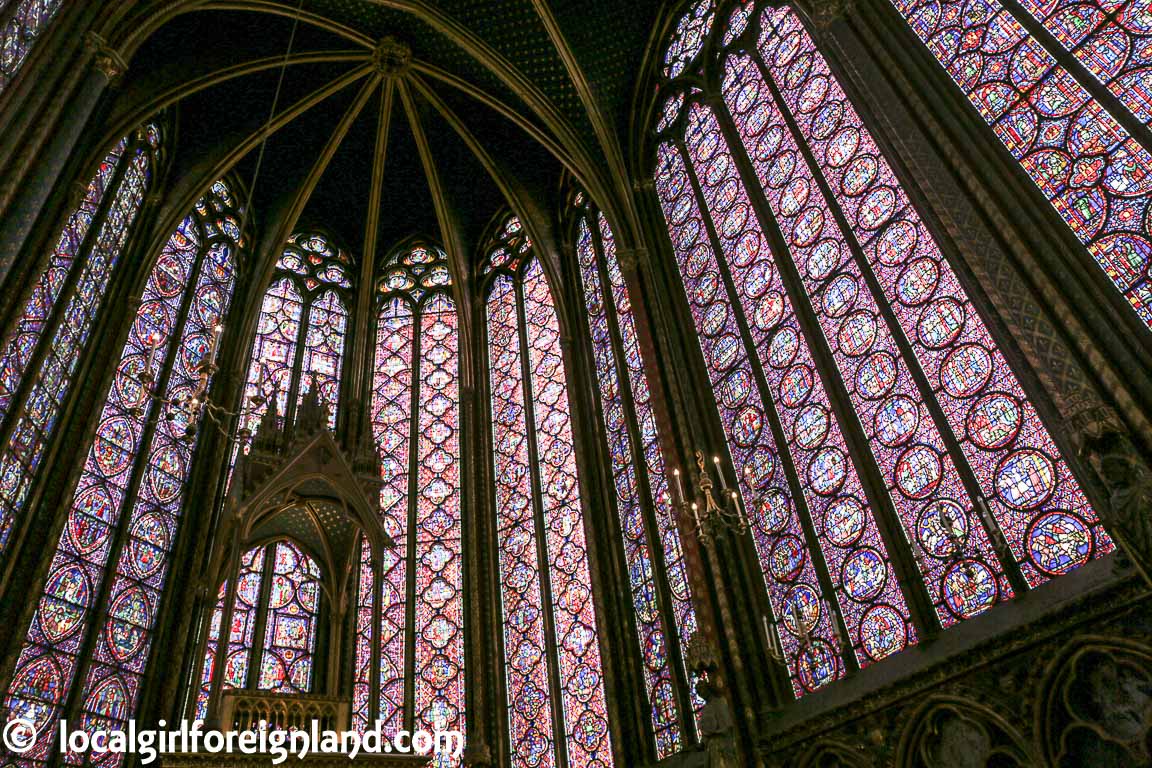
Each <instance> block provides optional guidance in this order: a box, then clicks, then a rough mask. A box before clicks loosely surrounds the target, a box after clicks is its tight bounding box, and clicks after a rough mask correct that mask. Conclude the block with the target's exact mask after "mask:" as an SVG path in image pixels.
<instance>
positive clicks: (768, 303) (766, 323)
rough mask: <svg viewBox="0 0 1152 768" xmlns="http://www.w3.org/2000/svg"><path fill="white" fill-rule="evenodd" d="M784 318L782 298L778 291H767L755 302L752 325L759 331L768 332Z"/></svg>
mask: <svg viewBox="0 0 1152 768" xmlns="http://www.w3.org/2000/svg"><path fill="white" fill-rule="evenodd" d="M783 316H784V296H783V295H782V294H781V293H780V292H779V291H769V292H768V293H767V294H766V295H765V296H764V298H762V299H760V301H758V302H756V311H755V313H754V314H753V315H752V323H753V324H754V325H755V326H756V327H757V328H758V329H760V330H761V331H770V330H772V329H773V328H775V327H776V324H777V323H779V322H780V318H781V317H783Z"/></svg>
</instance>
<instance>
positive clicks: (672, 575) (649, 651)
mask: <svg viewBox="0 0 1152 768" xmlns="http://www.w3.org/2000/svg"><path fill="white" fill-rule="evenodd" d="M579 216H580V218H579V220H578V222H577V241H576V256H577V259H578V261H579V263H580V274H581V280H582V283H583V286H584V306H585V308H586V309H587V310H588V325H589V331H590V333H591V341H592V353H593V358H594V361H595V364H596V376H597V381H598V383H599V387H600V408H601V411H602V413H603V418H604V423H605V426H606V429H607V431H608V434H607V443H608V453H609V457H610V459H611V462H612V476H613V482H614V485H615V488H616V507H617V513H618V515H619V518H620V528H621V532H622V534H623V539H624V556H625V562H626V564H627V567H628V576H629V582H630V584H631V588H632V607H633V611H634V615H635V620H636V629H637V641H638V644H639V650H640V656H641V659H642V661H643V667H642V669H643V671H644V677H645V683H646V687H647V697H648V705H649V708H650V712H651V717H652V730H653V733H654V735H655V738H656V754H657V757H659V758H663V757H666V756H668V755H670V754H672V753H674V752H677V751H679V750H681V749H683V746H684V740H683V734H682V732H681V728H680V720H679V717H680V712H679V707H678V705H677V701H676V696H675V690H674V682H673V676H672V670H671V668H670V663H671V662H670V659H669V656H668V653H669V652H668V644H669V638H668V635H669V634H670V633H672V632H677V631H678V639H679V640H680V645H681V647H682V648H683V647H686V644H687V640H688V638H689V637H690V636H691V633H692V632H694V631H695V629H696V614H695V612H694V610H693V608H692V603H691V593H690V590H689V587H688V582H687V578H686V574H685V571H684V553H683V551H682V549H681V547H680V536H679V531H678V530H677V529H676V526H675V525H674V524H670V523H672V517H671V514H670V509H669V505H668V503H667V501H666V500H665V495H666V493H667V490H668V489H667V481H666V480H665V478H664V471H665V467H664V459H663V455H662V454H661V452H660V449H659V444H658V443H659V436H658V434H657V433H656V422H655V414H654V413H653V412H652V403H651V394H650V391H649V389H648V381H647V378H646V376H645V374H644V370H643V363H642V361H641V358H640V348H639V339H638V337H637V335H636V325H635V320H634V318H633V317H632V308H631V304H630V302H629V297H628V287H627V286H626V285H625V284H624V279H623V275H622V274H621V272H620V265H619V262H618V261H617V258H616V244H615V241H614V239H613V236H612V231H611V229H610V228H609V227H608V222H607V220H606V219H605V218H604V216H603V214H598V215H596V216H595V218H593V215H592V212H591V211H589V210H586V209H584V210H581V211H580V213H579ZM590 222H591V223H592V224H594V225H595V226H596V230H597V231H596V234H597V236H598V238H599V247H598V246H597V244H596V243H595V242H594V239H593V232H592V229H591V228H590V226H589V224H590ZM601 265H603V274H605V275H607V277H608V280H607V290H606V289H605V283H604V281H603V280H602V277H601V273H602V270H601ZM610 316H611V322H613V323H614V324H615V327H616V329H617V331H618V333H619V338H620V344H619V347H618V346H617V344H616V342H615V341H614V340H613V334H612V329H611V327H610ZM629 408H632V409H634V412H635V416H632V415H631V414H630V413H629ZM633 419H634V420H635V423H633ZM632 427H635V428H637V429H638V430H639V434H640V439H641V441H642V442H643V446H642V451H643V462H642V466H638V464H637V462H636V461H635V459H634V451H635V446H634V445H633V443H632V437H631V432H630V429H631V428H632ZM640 476H644V479H645V481H646V483H647V485H648V488H649V490H650V496H651V498H650V499H649V502H650V503H651V505H652V509H653V511H654V513H655V515H656V523H657V526H658V527H659V531H658V532H657V533H656V535H655V536H652V535H651V534H650V533H649V531H648V526H647V525H646V523H645V519H644V511H643V507H642V502H641V496H642V495H643V491H642V489H641V486H640ZM650 540H651V541H653V542H654V545H655V546H658V547H662V548H663V549H664V557H665V571H666V573H667V584H668V587H669V591H670V593H671V595H672V603H673V605H672V609H673V615H674V620H675V622H676V625H675V626H674V627H671V628H669V629H668V630H666V629H665V625H664V621H663V620H662V617H661V614H662V609H661V600H660V593H659V591H658V588H657V581H656V579H657V576H656V573H655V571H656V570H657V569H656V567H655V564H654V563H653V559H652V555H651V548H650V546H651V545H650V544H649V541H650ZM681 674H682V676H683V677H685V679H686V678H687V673H686V670H683V669H682V670H681Z"/></svg>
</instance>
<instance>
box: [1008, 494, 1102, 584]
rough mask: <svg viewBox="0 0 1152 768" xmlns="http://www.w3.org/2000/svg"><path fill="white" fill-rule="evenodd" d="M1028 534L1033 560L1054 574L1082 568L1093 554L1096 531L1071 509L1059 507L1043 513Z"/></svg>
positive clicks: (1033, 523) (1026, 538)
mask: <svg viewBox="0 0 1152 768" xmlns="http://www.w3.org/2000/svg"><path fill="white" fill-rule="evenodd" d="M1024 538H1025V541H1026V542H1027V546H1028V556H1029V557H1031V558H1032V562H1033V563H1035V564H1036V567H1037V568H1039V569H1040V570H1041V571H1043V572H1044V573H1047V574H1049V575H1051V576H1059V575H1061V574H1065V573H1068V572H1069V571H1071V570H1073V569H1075V568H1079V567H1080V566H1082V565H1084V563H1086V562H1088V560H1089V559H1091V557H1092V532H1091V531H1090V530H1089V529H1088V525H1087V524H1086V523H1085V522H1084V521H1083V520H1082V519H1080V517H1078V516H1077V515H1074V514H1072V513H1071V512H1065V511H1063V510H1057V511H1054V512H1049V513H1048V514H1046V515H1041V516H1040V517H1038V518H1036V519H1035V520H1034V521H1033V522H1032V525H1031V526H1029V528H1028V533H1027V534H1026V535H1025V537H1024Z"/></svg>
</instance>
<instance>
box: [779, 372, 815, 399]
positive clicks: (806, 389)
mask: <svg viewBox="0 0 1152 768" xmlns="http://www.w3.org/2000/svg"><path fill="white" fill-rule="evenodd" d="M811 392H812V370H811V369H810V368H809V367H808V366H806V365H794V366H792V367H791V368H789V369H788V372H787V373H785V374H784V378H782V379H781V380H780V400H781V401H782V402H783V403H784V405H786V406H788V407H789V408H795V407H796V406H798V405H800V404H801V403H803V402H804V401H805V400H807V399H808V395H809V394H811Z"/></svg>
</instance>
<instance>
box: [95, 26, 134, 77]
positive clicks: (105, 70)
mask: <svg viewBox="0 0 1152 768" xmlns="http://www.w3.org/2000/svg"><path fill="white" fill-rule="evenodd" d="M84 47H85V49H87V50H88V52H89V53H91V54H92V65H93V66H94V67H96V69H97V70H98V71H99V72H100V73H101V74H103V75H104V77H106V78H107V79H108V82H110V83H111V82H113V81H114V80H116V79H117V78H119V77H120V76H121V75H123V74H124V73H125V72H127V71H128V62H127V61H125V60H124V57H123V56H121V55H120V52H119V51H117V50H116V49H114V48H112V47H111V46H109V45H108V43H107V42H106V41H105V40H104V38H103V37H101V36H100V35H98V34H97V33H95V32H89V33H88V34H87V35H86V36H85V37H84Z"/></svg>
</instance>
